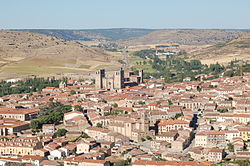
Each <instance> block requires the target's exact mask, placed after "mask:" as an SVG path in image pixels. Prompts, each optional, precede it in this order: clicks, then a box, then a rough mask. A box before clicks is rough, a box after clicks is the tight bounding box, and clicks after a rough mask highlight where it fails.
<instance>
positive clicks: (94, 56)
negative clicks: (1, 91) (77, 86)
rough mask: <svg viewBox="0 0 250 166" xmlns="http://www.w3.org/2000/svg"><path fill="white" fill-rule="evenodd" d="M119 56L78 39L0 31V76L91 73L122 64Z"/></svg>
mask: <svg viewBox="0 0 250 166" xmlns="http://www.w3.org/2000/svg"><path fill="white" fill-rule="evenodd" d="M119 59H120V57H118V56H112V55H110V54H109V53H108V52H106V51H104V50H102V49H99V48H92V47H86V46H84V45H83V44H82V43H81V42H79V41H65V40H63V39H60V38H57V37H53V36H48V35H43V34H37V33H30V32H20V31H5V30H1V31H0V69H1V70H0V76H1V77H10V76H12V75H17V76H20V75H22V74H24V75H26V74H46V73H47V74H50V73H54V74H60V73H79V72H89V71H93V70H96V69H98V68H102V67H109V66H110V67H119V66H120V63H119V62H117V61H118V60H119Z"/></svg>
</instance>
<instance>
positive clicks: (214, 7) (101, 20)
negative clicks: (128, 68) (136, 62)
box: [0, 0, 250, 29]
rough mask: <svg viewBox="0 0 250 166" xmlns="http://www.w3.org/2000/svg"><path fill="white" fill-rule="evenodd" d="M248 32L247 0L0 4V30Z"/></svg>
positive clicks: (12, 0)
mask: <svg viewBox="0 0 250 166" xmlns="http://www.w3.org/2000/svg"><path fill="white" fill-rule="evenodd" d="M99 28H151V29H178V28H181V29H183V28H196V29H250V0H0V29H99Z"/></svg>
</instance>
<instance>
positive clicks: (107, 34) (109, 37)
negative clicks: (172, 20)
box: [20, 28, 155, 41]
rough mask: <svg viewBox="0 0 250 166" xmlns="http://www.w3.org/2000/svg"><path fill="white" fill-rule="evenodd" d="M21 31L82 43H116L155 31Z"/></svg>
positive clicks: (128, 29) (130, 29) (115, 29)
mask: <svg viewBox="0 0 250 166" xmlns="http://www.w3.org/2000/svg"><path fill="white" fill-rule="evenodd" d="M20 31H25V32H34V33H41V34H46V35H51V36H55V37H59V38H62V39H64V40H82V41H96V40H97V41H100V40H106V41H115V40H120V39H129V38H136V37H140V36H144V35H146V34H148V33H150V32H153V31H155V30H153V29H135V28H113V29H83V30H59V29H21V30H20Z"/></svg>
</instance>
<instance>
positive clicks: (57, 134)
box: [55, 129, 68, 137]
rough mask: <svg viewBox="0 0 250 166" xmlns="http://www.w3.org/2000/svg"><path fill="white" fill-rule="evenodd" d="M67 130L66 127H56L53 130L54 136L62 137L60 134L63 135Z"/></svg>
mask: <svg viewBox="0 0 250 166" xmlns="http://www.w3.org/2000/svg"><path fill="white" fill-rule="evenodd" d="M67 132H68V131H67V130H66V129H58V130H57V131H56V132H55V136H56V137H62V136H65V135H66V133H67Z"/></svg>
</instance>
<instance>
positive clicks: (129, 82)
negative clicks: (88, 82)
mask: <svg viewBox="0 0 250 166" xmlns="http://www.w3.org/2000/svg"><path fill="white" fill-rule="evenodd" d="M140 83H143V70H140V71H139V75H135V74H134V72H132V71H128V72H124V70H123V69H122V68H121V69H120V70H118V71H106V70H105V69H101V70H98V71H96V73H95V86H96V89H110V90H113V89H121V88H125V87H126V86H135V85H138V84H140Z"/></svg>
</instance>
